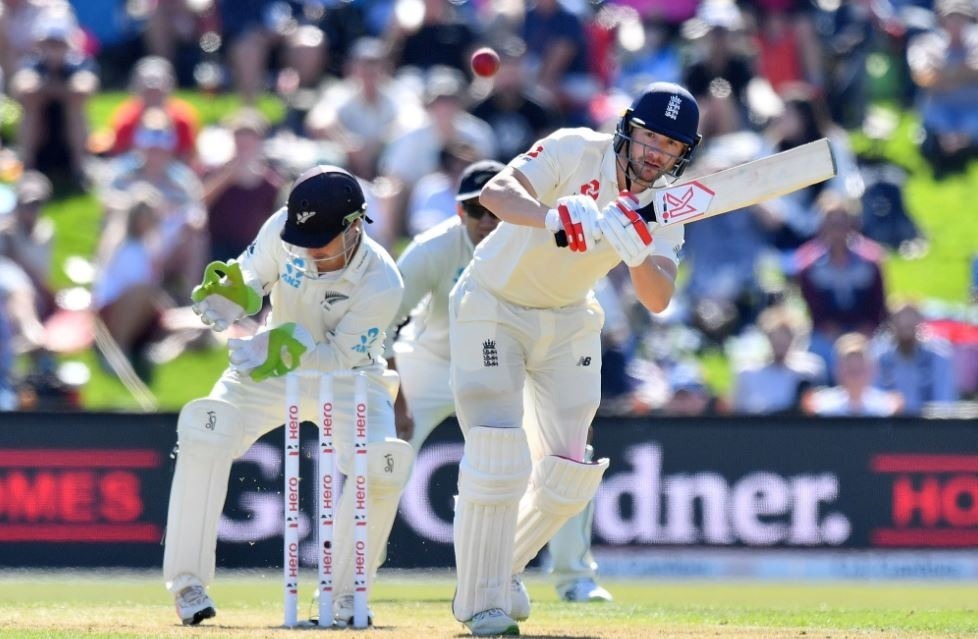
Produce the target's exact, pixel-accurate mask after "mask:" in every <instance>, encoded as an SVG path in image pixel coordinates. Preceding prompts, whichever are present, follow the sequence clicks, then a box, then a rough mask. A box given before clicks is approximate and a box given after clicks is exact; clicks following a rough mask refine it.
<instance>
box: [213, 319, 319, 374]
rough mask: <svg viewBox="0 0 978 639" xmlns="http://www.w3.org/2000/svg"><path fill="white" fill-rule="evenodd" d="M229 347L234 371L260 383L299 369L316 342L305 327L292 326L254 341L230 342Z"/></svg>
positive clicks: (249, 339) (272, 331) (279, 329)
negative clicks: (303, 358)
mask: <svg viewBox="0 0 978 639" xmlns="http://www.w3.org/2000/svg"><path fill="white" fill-rule="evenodd" d="M228 347H229V348H230V349H231V350H230V353H229V354H228V359H229V360H230V362H231V369H232V370H236V371H238V372H239V373H241V374H248V375H249V376H250V377H251V379H253V380H255V381H256V382H260V381H262V380H265V379H268V378H269V377H280V376H282V375H285V374H286V373H289V372H290V371H294V370H295V369H297V368H298V367H299V364H300V363H301V362H302V356H303V355H305V354H306V353H307V352H308V351H311V350H312V349H313V348H315V347H316V342H315V340H313V339H312V335H310V334H309V331H307V330H306V329H305V328H303V327H302V326H301V325H299V324H296V323H294V322H289V323H288V324H282V325H281V326H276V327H275V328H273V329H271V330H268V331H262V332H261V333H258V334H257V335H255V336H253V337H248V338H244V339H229V340H228Z"/></svg>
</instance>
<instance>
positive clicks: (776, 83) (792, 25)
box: [754, 2, 824, 93]
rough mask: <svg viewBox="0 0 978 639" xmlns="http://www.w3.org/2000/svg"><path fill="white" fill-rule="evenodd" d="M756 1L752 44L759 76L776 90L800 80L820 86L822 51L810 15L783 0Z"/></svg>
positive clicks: (821, 79) (777, 91) (800, 81)
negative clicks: (781, 1)
mask: <svg viewBox="0 0 978 639" xmlns="http://www.w3.org/2000/svg"><path fill="white" fill-rule="evenodd" d="M758 4H759V5H760V6H758V7H757V31H756V33H755V35H754V46H755V48H756V49H757V68H758V72H759V75H760V77H763V78H764V79H765V80H767V82H768V84H770V85H771V88H772V89H774V91H775V92H776V93H781V92H782V91H783V90H784V89H786V88H788V87H791V86H793V85H797V84H800V83H804V84H809V85H812V86H816V87H819V86H822V82H823V78H822V75H823V73H824V72H823V69H822V51H821V48H820V47H819V43H818V38H817V35H816V33H815V29H814V25H813V24H812V21H811V20H810V19H809V17H808V16H807V15H806V14H804V13H803V12H801V11H798V12H791V11H789V9H788V7H786V6H784V5H783V4H782V3H764V2H761V3H758ZM765 5H773V6H765Z"/></svg>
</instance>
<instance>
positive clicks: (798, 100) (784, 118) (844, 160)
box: [767, 85, 865, 251]
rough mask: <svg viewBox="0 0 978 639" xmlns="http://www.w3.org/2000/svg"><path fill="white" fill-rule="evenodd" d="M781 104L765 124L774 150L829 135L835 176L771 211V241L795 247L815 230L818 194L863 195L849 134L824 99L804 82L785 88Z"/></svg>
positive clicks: (790, 197) (785, 201)
mask: <svg viewBox="0 0 978 639" xmlns="http://www.w3.org/2000/svg"><path fill="white" fill-rule="evenodd" d="M783 100H784V108H783V111H782V113H781V115H779V116H778V117H777V118H775V120H774V121H773V122H772V123H771V124H770V126H769V127H768V130H767V133H768V136H769V137H770V139H771V144H772V146H773V147H774V150H775V151H786V150H788V149H791V148H794V147H796V146H800V145H802V144H806V143H808V142H814V141H815V140H818V139H820V138H828V139H829V142H830V144H831V145H832V155H833V158H834V159H835V163H836V176H835V177H834V178H832V179H831V180H829V181H827V182H821V183H819V184H814V185H812V186H810V187H808V188H806V189H803V190H801V191H796V192H795V193H792V194H790V195H789V196H787V197H785V198H783V199H782V200H781V202H780V203H778V204H777V205H776V208H774V209H773V211H774V212H775V213H776V214H777V215H776V219H775V220H773V224H774V226H775V230H774V231H773V241H774V244H775V245H776V246H777V247H778V248H780V249H783V250H786V251H788V250H791V249H795V248H797V247H798V246H799V245H801V244H802V243H804V242H806V241H807V240H809V239H811V238H812V237H813V236H814V235H815V233H816V232H817V231H818V225H819V222H820V219H821V218H820V216H819V213H818V211H817V207H816V206H815V202H816V200H817V199H818V196H819V195H820V194H821V193H823V192H827V191H833V192H835V193H837V194H838V195H839V196H840V197H843V198H847V199H848V198H852V199H857V198H860V197H862V195H863V192H864V190H865V189H864V184H863V179H862V176H861V175H860V173H859V166H858V165H857V163H856V157H855V155H854V154H853V152H852V148H851V146H850V145H849V136H848V134H847V133H846V132H845V131H844V130H843V129H842V128H841V127H839V126H838V125H836V124H835V123H834V122H832V120H831V118H830V117H829V114H828V109H827V108H826V107H825V103H824V101H823V100H822V99H821V98H819V97H818V95H817V94H816V93H815V92H814V90H813V89H812V88H811V87H809V86H806V85H796V86H793V87H790V88H788V89H785V91H784V95H783Z"/></svg>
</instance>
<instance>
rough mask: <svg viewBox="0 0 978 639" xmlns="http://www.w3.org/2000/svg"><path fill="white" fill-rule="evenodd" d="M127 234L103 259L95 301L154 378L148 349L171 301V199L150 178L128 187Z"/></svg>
mask: <svg viewBox="0 0 978 639" xmlns="http://www.w3.org/2000/svg"><path fill="white" fill-rule="evenodd" d="M127 198H128V199H129V201H128V202H127V204H126V208H125V213H124V222H125V226H126V231H125V237H124V238H123V240H122V242H121V243H120V244H119V245H118V246H116V247H115V249H114V250H112V251H111V253H109V254H108V256H107V258H106V259H105V260H104V261H101V262H100V263H98V264H97V273H98V276H97V277H96V279H95V288H94V290H93V291H92V305H93V307H94V309H95V311H96V312H97V313H98V316H99V318H100V319H101V321H102V322H104V323H105V327H106V329H107V330H108V333H109V335H111V336H112V338H113V339H114V340H115V341H116V343H117V344H118V345H119V348H120V349H121V350H122V352H123V353H124V354H125V355H126V357H127V358H128V359H129V361H130V363H131V364H132V366H133V369H134V370H135V371H136V372H137V373H138V374H139V376H140V377H141V378H143V379H144V380H147V379H148V378H149V360H148V358H147V357H146V349H147V347H148V346H149V345H150V343H151V342H152V341H153V340H154V339H156V338H158V337H159V336H160V333H161V330H162V329H161V326H160V319H161V317H162V311H163V308H164V307H165V306H167V305H168V303H167V302H166V301H165V298H164V297H163V296H162V295H161V289H160V286H161V284H162V277H161V273H160V264H161V258H162V254H161V237H160V223H159V220H160V219H161V218H162V217H163V215H164V213H163V211H164V209H165V207H166V204H167V203H166V201H165V200H164V198H163V196H162V194H161V193H160V192H159V191H157V190H156V189H155V188H153V187H152V186H151V185H149V184H146V183H135V184H133V185H131V186H130V188H129V190H128V191H127Z"/></svg>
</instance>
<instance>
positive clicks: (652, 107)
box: [614, 82, 703, 177]
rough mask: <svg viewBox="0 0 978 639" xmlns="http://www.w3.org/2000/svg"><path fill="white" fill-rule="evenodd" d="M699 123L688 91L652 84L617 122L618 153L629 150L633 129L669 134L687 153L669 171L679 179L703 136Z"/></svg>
mask: <svg viewBox="0 0 978 639" xmlns="http://www.w3.org/2000/svg"><path fill="white" fill-rule="evenodd" d="M699 123H700V108H699V105H698V104H697V103H696V98H694V97H693V96H692V94H691V93H690V92H689V91H687V90H686V89H684V88H683V87H681V86H679V85H678V84H675V83H672V82H653V83H652V84H650V85H648V86H647V87H645V89H643V90H642V92H641V93H640V94H639V95H638V97H636V98H635V100H634V101H633V102H632V104H631V106H630V107H629V108H628V109H627V110H626V111H625V115H623V116H622V118H621V120H619V121H618V127H617V128H616V129H615V141H614V146H615V151H616V152H620V151H621V150H622V149H623V148H627V144H628V143H629V142H631V140H632V135H631V134H632V127H633V126H640V127H642V128H643V129H648V130H649V131H654V132H656V133H660V134H662V135H667V136H669V137H670V138H672V139H674V140H679V141H680V142H682V143H684V144H685V145H686V152H685V153H683V154H682V156H680V158H679V159H678V160H677V161H676V164H675V166H673V168H672V170H671V171H669V174H670V175H672V176H674V177H679V176H680V175H682V174H683V171H685V170H686V167H687V166H688V165H689V161H690V160H691V159H692V157H693V151H694V150H695V149H696V146H697V145H698V144H699V143H700V139H702V137H703V136H701V135H700V134H699V132H698V129H699Z"/></svg>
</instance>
